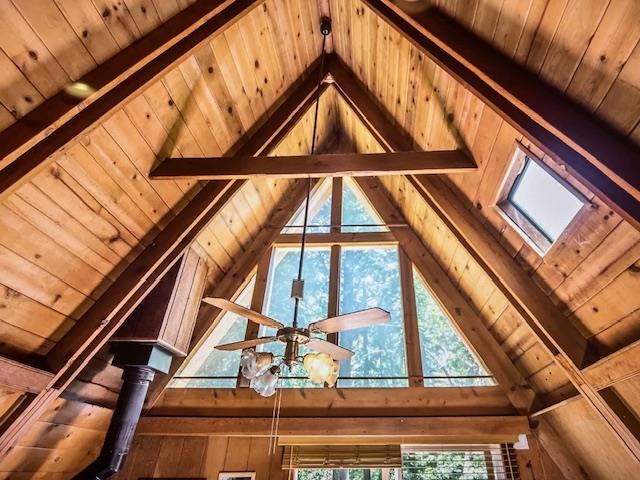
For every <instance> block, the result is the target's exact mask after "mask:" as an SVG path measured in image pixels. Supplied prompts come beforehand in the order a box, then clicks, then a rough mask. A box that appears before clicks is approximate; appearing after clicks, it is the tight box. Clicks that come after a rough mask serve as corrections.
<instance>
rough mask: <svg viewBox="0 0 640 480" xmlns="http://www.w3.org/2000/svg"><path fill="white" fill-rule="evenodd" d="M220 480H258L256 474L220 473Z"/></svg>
mask: <svg viewBox="0 0 640 480" xmlns="http://www.w3.org/2000/svg"><path fill="white" fill-rule="evenodd" d="M218 480H256V472H220V474H218Z"/></svg>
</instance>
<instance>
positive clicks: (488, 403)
mask: <svg viewBox="0 0 640 480" xmlns="http://www.w3.org/2000/svg"><path fill="white" fill-rule="evenodd" d="M280 402H281V404H280V417H281V418H282V417H345V416H346V417H383V416H384V417H428V416H455V415H462V416H465V415H514V414H516V411H515V409H514V408H513V407H512V406H511V403H510V402H509V399H508V398H507V397H506V396H505V394H504V392H503V391H502V389H501V388H499V387H497V386H496V387H478V388H475V387H429V388H358V389H354V388H317V389H308V388H285V389H282V399H281V400H280ZM150 414H151V415H154V416H174V417H178V416H185V417H199V416H205V417H271V416H272V415H273V399H270V398H264V397H261V396H259V395H256V393H255V392H254V391H253V389H251V388H238V389H235V390H231V389H203V388H171V389H169V390H167V391H166V392H165V394H164V395H163V396H162V398H161V399H160V400H159V401H158V402H157V403H156V405H155V406H154V408H153V409H152V410H151V412H150Z"/></svg>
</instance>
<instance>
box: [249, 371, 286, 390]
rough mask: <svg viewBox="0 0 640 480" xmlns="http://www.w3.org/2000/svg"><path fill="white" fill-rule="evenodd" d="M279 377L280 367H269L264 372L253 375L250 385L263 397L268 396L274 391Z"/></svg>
mask: <svg viewBox="0 0 640 480" xmlns="http://www.w3.org/2000/svg"><path fill="white" fill-rule="evenodd" d="M279 378H280V369H279V368H278V367H271V368H270V369H268V370H267V371H266V372H263V373H261V374H260V375H257V376H255V377H253V378H252V379H251V383H250V386H251V388H253V389H254V390H255V391H256V392H257V393H259V394H260V395H262V396H263V397H270V396H271V395H273V394H274V393H276V384H277V383H278V379H279Z"/></svg>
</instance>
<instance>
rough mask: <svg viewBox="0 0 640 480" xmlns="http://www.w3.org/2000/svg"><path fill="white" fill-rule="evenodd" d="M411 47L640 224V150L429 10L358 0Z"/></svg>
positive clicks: (530, 74) (530, 75)
mask: <svg viewBox="0 0 640 480" xmlns="http://www.w3.org/2000/svg"><path fill="white" fill-rule="evenodd" d="M364 3H366V4H367V5H369V6H370V7H371V8H372V9H373V10H374V11H375V12H377V13H378V15H380V16H381V18H383V19H384V20H386V21H387V22H388V23H389V24H390V25H391V26H392V27H393V28H394V29H396V30H397V31H398V32H400V34H401V35H403V36H404V37H405V38H406V39H407V40H408V41H409V42H410V43H412V44H413V45H414V46H415V47H416V48H418V49H419V50H420V51H421V52H423V53H424V54H425V55H426V56H427V57H429V58H430V59H431V60H433V61H434V62H435V63H436V64H437V65H438V66H439V67H441V68H442V69H444V70H445V71H446V72H447V73H448V74H449V75H451V76H452V77H453V78H454V79H455V80H456V81H457V82H459V83H461V84H462V85H464V86H465V88H467V89H469V90H470V91H471V92H472V93H473V94H474V95H476V96H477V97H478V98H480V99H481V100H482V101H483V102H484V103H486V104H487V105H489V106H490V107H491V108H492V109H493V110H494V111H496V112H497V113H498V114H499V115H500V116H501V117H502V118H503V119H504V120H505V121H507V122H508V123H509V124H510V125H512V126H513V127H514V128H515V129H516V130H518V131H519V132H521V133H522V134H523V135H525V136H526V137H527V138H528V139H530V140H531V141H532V142H533V143H534V144H535V145H536V146H537V147H538V148H540V149H541V150H542V151H543V152H545V153H546V154H547V155H549V156H550V157H551V158H553V159H554V160H555V161H557V162H558V163H560V164H563V165H566V166H567V168H568V170H569V171H570V172H571V173H572V174H573V175H574V176H576V177H577V178H578V179H580V181H581V182H583V183H584V184H585V185H587V186H588V187H589V188H590V189H591V190H592V191H593V192H595V193H597V194H598V195H599V196H600V197H601V198H602V199H603V200H604V201H605V202H606V203H607V204H608V205H609V206H610V207H611V208H612V209H614V210H615V211H616V212H618V213H619V214H620V215H622V216H623V217H624V218H625V219H626V220H628V221H629V222H630V223H632V224H633V225H635V226H636V228H638V227H640V175H638V171H637V165H639V164H640V150H638V148H637V147H636V146H634V145H633V144H632V143H631V142H630V141H629V140H628V139H625V138H624V137H622V136H621V135H619V134H617V133H616V132H614V131H613V130H612V129H611V128H610V127H608V126H606V125H605V124H604V123H603V122H601V121H599V120H597V119H596V118H595V117H594V116H593V114H592V113H590V112H588V111H586V110H584V109H583V108H581V107H579V106H578V105H576V104H575V103H573V102H572V101H571V100H570V99H568V98H567V97H566V96H565V95H563V94H562V93H560V92H558V91H557V90H555V89H554V88H552V87H551V86H549V85H547V84H545V83H544V82H543V81H542V80H540V79H539V78H538V77H537V76H536V75H535V74H533V73H531V72H529V71H528V70H526V69H525V68H524V67H522V66H520V65H518V64H517V63H516V62H514V61H513V60H511V59H509V58H507V57H505V56H503V55H502V54H501V53H500V52H498V51H497V50H496V49H494V48H493V47H492V46H491V45H489V44H487V43H485V42H484V41H483V40H482V39H480V38H478V37H477V36H475V35H474V34H472V33H471V32H469V31H468V30H466V29H464V28H463V27H462V26H460V25H459V24H457V23H456V22H455V21H453V20H450V19H448V18H446V17H444V16H443V15H441V14H439V13H437V12H436V11H435V10H433V9H432V10H429V11H427V12H423V13H420V14H417V15H415V16H409V15H408V14H406V13H404V12H403V11H402V10H401V9H400V8H399V7H397V6H395V5H393V4H392V2H391V1H390V0H364Z"/></svg>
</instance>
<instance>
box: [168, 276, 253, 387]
mask: <svg viewBox="0 0 640 480" xmlns="http://www.w3.org/2000/svg"><path fill="white" fill-rule="evenodd" d="M254 284H255V278H254V279H252V280H251V281H250V282H249V284H248V285H247V286H246V287H245V288H244V290H243V291H242V292H241V293H240V295H239V296H238V298H237V299H236V301H235V303H237V304H239V305H242V306H243V307H247V308H249V307H250V306H251V297H252V296H253V286H254ZM246 331H247V319H246V318H243V317H240V316H238V315H236V314H235V313H231V312H227V313H225V314H224V315H223V317H222V318H221V319H220V323H219V324H218V325H217V326H216V328H215V329H214V330H213V332H212V333H211V335H209V337H208V338H207V340H205V342H204V344H203V345H202V347H200V349H199V350H198V351H197V352H196V353H195V355H194V356H193V357H192V358H191V360H189V363H188V364H187V365H185V367H184V368H183V369H182V370H181V371H180V372H179V373H178V375H177V376H176V377H175V378H174V379H173V380H172V381H171V382H170V384H169V386H170V387H174V388H235V387H236V383H237V377H238V371H239V369H240V355H241V354H242V351H241V350H234V351H231V352H228V351H223V350H216V348H215V346H216V345H222V344H224V343H231V342H238V341H240V340H244V337H245V333H246ZM184 377H227V378H184Z"/></svg>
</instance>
